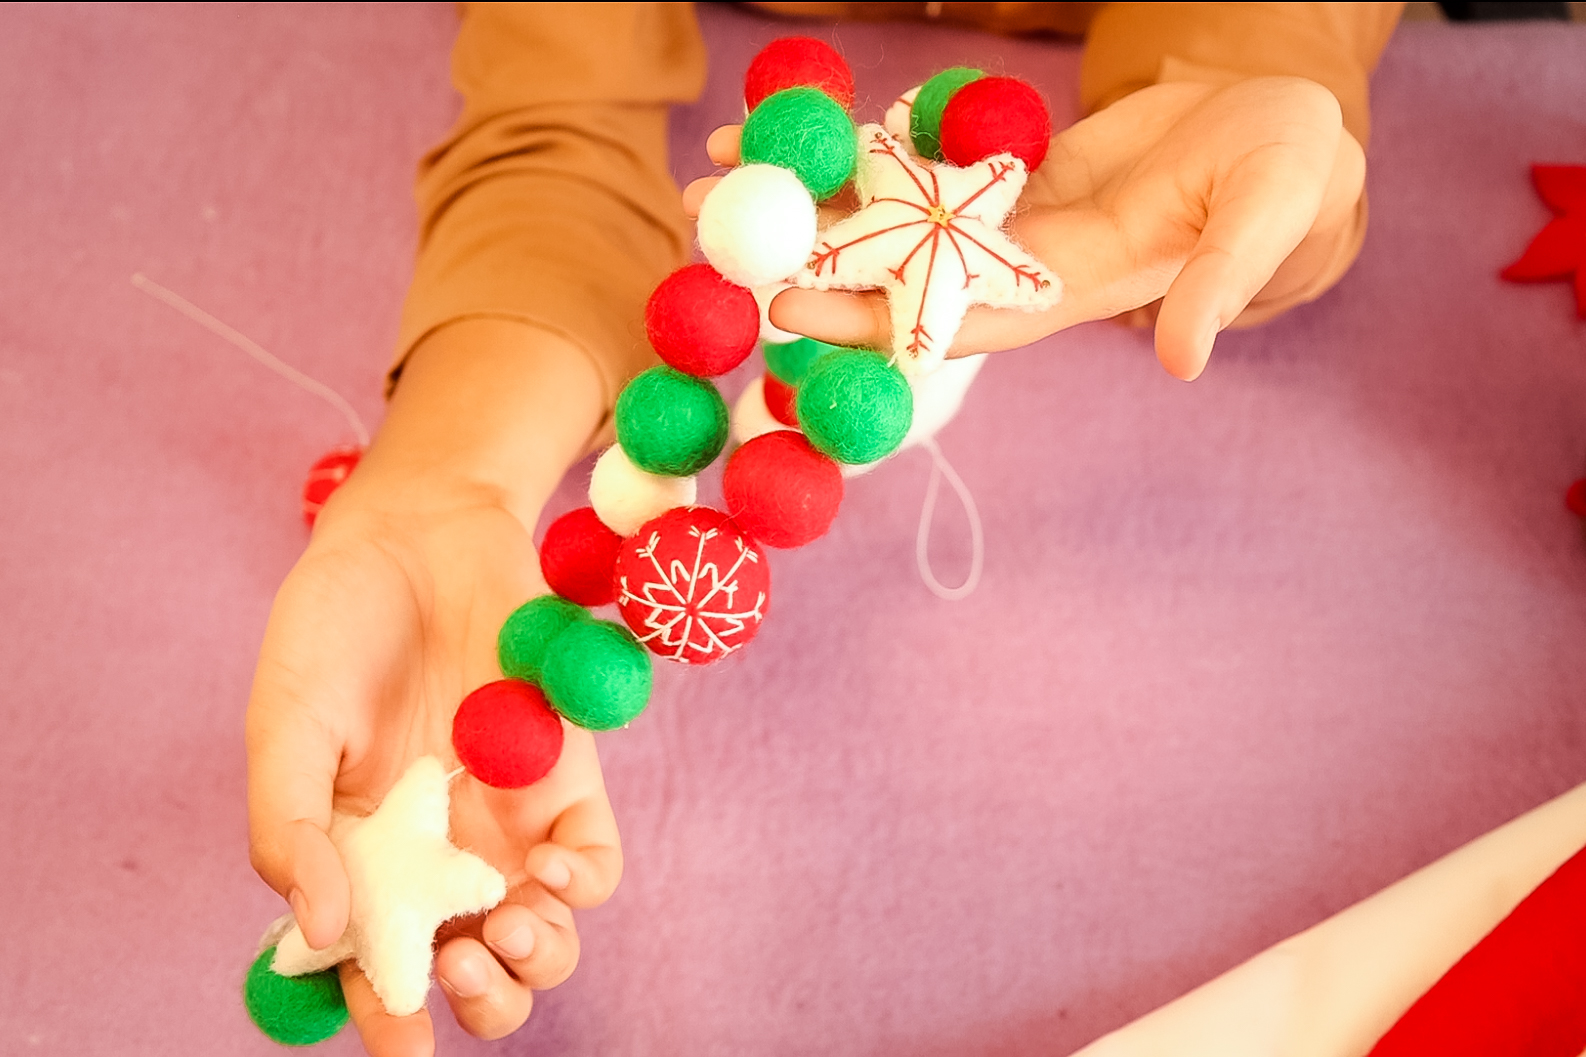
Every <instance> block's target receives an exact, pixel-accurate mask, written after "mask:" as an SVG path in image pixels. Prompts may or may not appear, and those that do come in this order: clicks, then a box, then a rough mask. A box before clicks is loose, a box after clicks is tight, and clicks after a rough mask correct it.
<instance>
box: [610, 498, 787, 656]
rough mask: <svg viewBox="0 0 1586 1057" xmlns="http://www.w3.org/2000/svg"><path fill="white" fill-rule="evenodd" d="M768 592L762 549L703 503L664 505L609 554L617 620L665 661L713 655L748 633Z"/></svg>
mask: <svg viewBox="0 0 1586 1057" xmlns="http://www.w3.org/2000/svg"><path fill="white" fill-rule="evenodd" d="M770 597H771V570H770V568H769V566H768V565H767V563H766V560H765V555H764V554H762V553H761V552H760V549H759V548H758V547H757V546H756V545H755V543H754V541H753V540H751V539H749V537H748V536H746V535H745V534H744V532H743V530H742V529H740V528H739V527H738V526H737V525H736V524H734V523H733V521H732V519H731V518H729V517H728V516H727V515H726V514H724V513H722V512H721V511H719V510H712V509H710V508H709V507H702V506H693V507H679V508H678V509H676V510H669V511H667V512H666V513H665V514H662V515H661V516H660V517H658V518H655V519H654V520H653V521H648V522H646V523H645V524H644V526H643V527H642V528H640V529H639V531H638V533H637V534H635V535H633V536H630V537H629V538H628V539H626V540H624V541H623V544H622V551H621V553H619V554H618V555H617V605H619V606H620V607H622V619H624V620H625V621H627V622H628V627H629V628H630V629H632V631H633V633H634V635H635V636H637V637H638V639H639V641H640V642H642V643H644V644H645V645H646V646H647V647H649V648H650V649H651V650H652V651H653V652H655V653H656V654H658V655H659V656H662V657H665V658H667V659H669V660H674V661H681V662H683V663H684V664H710V663H711V662H712V661H719V660H721V659H722V658H723V657H725V656H727V655H728V654H729V653H732V652H733V651H734V650H736V649H738V648H739V647H741V646H743V645H744V644H745V643H747V642H748V641H749V640H750V639H752V638H754V636H755V633H756V632H758V631H759V630H760V622H761V621H762V620H763V619H765V612H766V604H767V603H768V601H769V600H770Z"/></svg>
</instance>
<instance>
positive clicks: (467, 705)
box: [452, 679, 562, 789]
mask: <svg viewBox="0 0 1586 1057" xmlns="http://www.w3.org/2000/svg"><path fill="white" fill-rule="evenodd" d="M452 748H453V749H455V750H456V751H457V759H458V761H459V762H461V763H462V765H463V766H464V767H466V768H468V773H469V774H471V775H473V776H474V777H475V778H477V779H479V780H480V781H481V782H483V783H485V784H486V785H488V786H493V787H494V788H496V789H522V788H523V787H524V786H528V785H533V784H534V783H535V782H538V781H539V780H540V779H541V778H544V777H545V776H546V775H547V774H550V773H551V768H552V767H555V766H556V761H557V760H559V759H560V758H561V756H562V721H561V720H560V719H559V718H557V715H556V713H555V712H553V711H551V706H550V705H549V704H547V703H546V701H545V695H544V694H543V693H541V692H540V689H539V688H538V687H536V686H533V685H531V684H529V683H524V682H519V681H518V680H516V679H498V680H496V681H495V682H493V683H486V684H485V685H484V686H481V687H479V689H477V690H475V691H473V692H472V693H471V694H469V695H468V696H467V697H465V698H463V702H462V704H460V705H458V706H457V713H456V714H455V715H454V716H453V717H452Z"/></svg>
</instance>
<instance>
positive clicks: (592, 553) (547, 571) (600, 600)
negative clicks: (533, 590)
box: [540, 506, 622, 606]
mask: <svg viewBox="0 0 1586 1057" xmlns="http://www.w3.org/2000/svg"><path fill="white" fill-rule="evenodd" d="M621 546H622V537H621V536H619V535H617V534H616V533H615V532H613V531H611V530H610V529H609V528H607V527H606V524H605V522H603V521H601V520H600V517H599V516H598V515H597V514H596V513H595V511H594V509H593V508H592V507H587V506H583V507H579V508H578V509H577V510H569V511H568V512H567V513H565V514H563V515H562V516H561V517H559V518H557V519H556V520H555V521H553V522H551V525H550V527H549V528H547V529H546V530H545V539H544V540H543V541H541V543H540V572H541V573H543V574H544V575H545V582H546V584H548V585H549V586H550V588H551V590H552V591H555V592H556V593H557V594H559V595H561V596H562V597H563V598H565V599H567V600H568V601H570V602H577V603H578V604H579V605H581V606H603V605H605V604H606V603H608V602H613V601H616V598H617V585H616V584H615V583H614V582H613V581H612V579H611V572H612V569H613V568H614V567H615V566H616V564H617V550H618V548H620V547H621Z"/></svg>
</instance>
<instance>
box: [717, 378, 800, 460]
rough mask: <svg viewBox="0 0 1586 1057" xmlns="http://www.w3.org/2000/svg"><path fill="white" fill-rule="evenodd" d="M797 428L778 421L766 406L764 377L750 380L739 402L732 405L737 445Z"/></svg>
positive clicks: (733, 432) (733, 426)
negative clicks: (778, 431) (776, 431)
mask: <svg viewBox="0 0 1586 1057" xmlns="http://www.w3.org/2000/svg"><path fill="white" fill-rule="evenodd" d="M796 428H797V427H796V426H789V425H787V424H786V423H783V422H780V421H778V420H777V418H776V417H775V416H774V415H772V414H771V409H770V408H768V407H767V406H766V400H765V376H764V375H760V376H758V377H755V378H751V379H749V384H748V385H746V386H744V387H743V392H741V393H739V394H738V399H737V401H736V402H735V403H734V404H733V405H732V439H733V441H734V442H735V443H738V444H747V443H749V442H750V441H751V440H753V439H754V438H756V437H759V436H763V435H765V434H767V433H770V432H772V431H773V430H778V429H796Z"/></svg>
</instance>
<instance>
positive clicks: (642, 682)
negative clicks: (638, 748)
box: [541, 620, 653, 730]
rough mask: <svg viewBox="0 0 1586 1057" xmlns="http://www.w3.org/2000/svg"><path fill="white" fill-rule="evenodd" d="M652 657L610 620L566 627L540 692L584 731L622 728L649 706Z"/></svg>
mask: <svg viewBox="0 0 1586 1057" xmlns="http://www.w3.org/2000/svg"><path fill="white" fill-rule="evenodd" d="M652 679H653V674H652V672H651V669H650V656H649V654H647V653H645V652H644V650H643V649H642V648H641V647H640V646H639V644H638V643H637V642H635V641H634V638H633V636H632V635H630V634H628V630H627V629H626V628H624V627H622V626H621V625H620V624H614V623H612V622H611V621H609V620H585V621H580V622H579V623H577V624H572V625H569V626H568V627H567V628H566V629H565V630H564V631H563V632H562V633H561V634H560V635H558V636H557V637H556V639H555V641H553V642H552V643H551V647H550V649H549V650H548V651H547V655H546V658H545V666H544V670H543V672H542V674H541V686H542V687H543V688H544V690H545V696H546V697H547V698H549V699H550V702H551V706H552V707H553V708H555V709H556V711H558V712H560V713H561V714H562V715H563V716H564V717H565V718H566V719H567V721H568V722H569V723H576V724H577V725H578V726H580V727H583V728H584V729H585V730H615V729H617V728H618V727H625V726H627V725H628V724H629V723H631V722H632V721H633V719H634V718H635V717H636V716H638V715H639V713H641V712H643V711H644V707H645V705H647V704H649V702H650V687H651V682H652Z"/></svg>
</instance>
